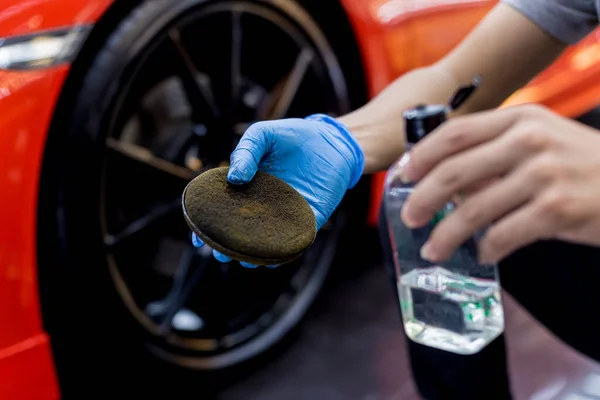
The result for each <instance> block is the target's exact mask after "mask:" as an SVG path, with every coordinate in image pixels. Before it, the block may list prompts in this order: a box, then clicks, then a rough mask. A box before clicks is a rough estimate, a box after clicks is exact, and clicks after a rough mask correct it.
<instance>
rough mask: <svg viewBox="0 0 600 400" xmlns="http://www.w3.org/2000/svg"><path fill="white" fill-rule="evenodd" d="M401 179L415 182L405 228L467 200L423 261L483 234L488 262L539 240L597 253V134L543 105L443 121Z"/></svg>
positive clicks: (436, 234)
mask: <svg viewBox="0 0 600 400" xmlns="http://www.w3.org/2000/svg"><path fill="white" fill-rule="evenodd" d="M403 175H404V177H405V178H406V179H407V180H409V181H412V182H419V183H418V184H417V186H416V188H415V191H414V192H413V193H412V194H411V196H410V197H409V199H408V200H407V203H406V205H405V207H404V209H403V213H402V218H403V220H404V222H405V223H406V224H407V225H408V226H410V227H414V228H417V227H420V226H424V225H426V224H427V223H428V222H429V220H430V219H431V218H432V216H433V214H434V213H435V212H436V211H437V210H439V209H440V208H441V207H442V206H443V205H444V203H446V202H448V201H450V200H451V199H453V198H455V196H456V194H458V193H465V192H466V193H468V195H467V196H466V198H464V199H463V200H462V201H461V202H460V204H459V205H458V207H457V209H456V210H455V211H454V212H453V213H451V214H450V215H449V216H447V217H446V218H445V219H443V220H442V221H441V222H440V223H439V224H438V225H437V226H436V228H435V229H434V231H433V232H432V234H431V237H430V238H429V241H428V242H427V243H426V244H425V246H424V248H423V250H422V253H423V255H424V256H425V258H427V259H429V260H430V261H442V260H444V259H447V258H448V257H450V256H451V255H452V253H453V252H454V250H455V249H456V248H457V247H458V246H460V245H461V244H462V243H463V242H464V241H466V240H467V239H468V238H469V237H471V236H472V235H473V234H474V233H475V232H477V231H479V230H480V229H482V228H485V227H489V229H488V231H487V233H486V234H485V236H484V238H483V239H482V241H481V242H480V247H479V257H480V261H481V262H486V263H490V262H498V261H499V260H501V259H502V258H504V257H506V256H507V255H509V254H510V253H512V252H513V251H515V250H517V249H519V248H521V247H523V246H525V245H528V244H530V243H533V242H535V241H537V240H540V239H559V240H565V241H573V242H578V243H582V244H589V245H600V135H598V131H596V130H594V129H592V128H589V127H587V126H585V125H583V124H580V123H578V122H576V121H573V120H570V119H566V118H563V117H561V116H558V115H556V114H553V113H551V112H550V111H548V110H546V109H545V108H542V107H540V106H534V105H527V106H517V107H511V108H507V109H503V110H496V111H490V112H484V113H479V114H473V115H469V116H465V117H457V118H455V119H453V120H450V121H449V122H447V123H445V124H444V125H443V126H441V127H440V128H438V130H437V131H436V132H434V133H432V134H431V135H430V136H428V137H427V138H425V139H423V140H422V141H421V142H420V143H419V144H418V145H416V146H415V148H414V149H413V153H412V155H411V159H410V162H409V163H408V165H407V166H406V167H405V169H404V171H403ZM482 183H485V184H482Z"/></svg>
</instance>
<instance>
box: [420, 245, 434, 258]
mask: <svg viewBox="0 0 600 400" xmlns="http://www.w3.org/2000/svg"><path fill="white" fill-rule="evenodd" d="M420 253H421V258H422V259H423V260H425V261H429V262H434V261H435V253H434V252H433V250H432V249H431V245H430V244H429V242H427V243H425V244H424V245H423V247H421V251H420Z"/></svg>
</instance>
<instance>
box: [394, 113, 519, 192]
mask: <svg viewBox="0 0 600 400" xmlns="http://www.w3.org/2000/svg"><path fill="white" fill-rule="evenodd" d="M521 114H522V112H521V111H520V110H519V108H506V109H502V110H493V111H486V112H481V113H476V114H472V115H467V116H460V117H456V118H454V119H452V120H450V121H448V122H446V123H445V124H443V125H441V126H440V127H439V128H438V129H436V131H435V132H433V133H432V134H431V135H428V136H426V137H425V138H424V139H423V140H421V141H420V142H419V143H418V144H417V145H415V147H414V148H413V150H412V152H411V157H410V161H409V162H408V163H407V164H406V165H405V166H404V168H403V171H402V175H403V178H404V179H405V180H407V181H410V182H416V181H418V180H420V179H421V178H422V177H423V176H425V175H426V174H427V173H428V172H429V171H431V170H432V169H433V168H434V167H435V166H436V165H437V164H439V163H440V162H441V161H442V160H445V159H446V158H448V157H449V156H451V155H453V154H456V153H459V152H461V151H464V150H466V149H468V148H471V147H473V146H477V145H480V144H482V143H484V142H487V141H489V140H492V139H494V138H496V137H498V136H500V135H501V134H502V133H503V132H505V131H506V130H508V129H510V128H511V127H512V126H513V125H514V124H515V123H516V122H517V121H518V119H519V118H520V116H521Z"/></svg>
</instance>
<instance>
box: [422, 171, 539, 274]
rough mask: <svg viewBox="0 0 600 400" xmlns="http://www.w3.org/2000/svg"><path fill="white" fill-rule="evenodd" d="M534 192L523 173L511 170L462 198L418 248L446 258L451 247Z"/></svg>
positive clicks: (430, 255) (436, 258)
mask: <svg viewBox="0 0 600 400" xmlns="http://www.w3.org/2000/svg"><path fill="white" fill-rule="evenodd" d="M535 193H536V188H535V185H534V184H532V182H528V181H527V176H526V175H525V176H524V175H523V174H519V173H513V174H511V175H509V176H508V177H507V178H505V179H503V180H500V181H498V182H496V183H494V184H492V185H490V186H487V187H486V188H485V189H482V190H481V191H479V192H477V193H475V194H473V195H471V196H470V197H468V198H466V199H465V202H464V203H463V204H461V205H460V206H459V207H458V208H457V209H455V211H454V212H452V213H451V214H449V215H448V216H447V217H445V218H444V219H443V220H442V221H441V222H440V223H439V224H438V225H437V226H436V227H435V228H434V230H433V232H432V233H431V236H430V238H429V240H428V241H427V243H426V244H425V246H424V249H423V250H422V253H423V255H424V256H425V258H426V259H428V260H429V261H432V262H437V261H441V260H446V259H448V258H450V257H451V256H452V254H453V253H454V252H455V250H456V249H457V248H458V247H459V246H461V245H462V244H463V243H464V242H466V241H467V240H468V239H469V238H471V237H473V236H474V235H475V234H476V233H477V232H480V230H481V229H483V228H485V227H487V226H489V225H490V224H491V223H492V222H493V221H495V220H497V219H498V218H500V217H502V216H504V215H506V214H507V213H509V212H511V211H512V210H514V209H515V208H517V207H519V206H521V205H523V204H525V203H526V202H527V201H529V200H530V199H531V198H532V197H533V196H534V195H535Z"/></svg>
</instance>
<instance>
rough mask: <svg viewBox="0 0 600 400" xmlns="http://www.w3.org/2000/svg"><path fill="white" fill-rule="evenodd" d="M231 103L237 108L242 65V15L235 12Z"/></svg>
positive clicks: (232, 33)
mask: <svg viewBox="0 0 600 400" xmlns="http://www.w3.org/2000/svg"><path fill="white" fill-rule="evenodd" d="M231 24H232V27H231V101H232V102H233V106H234V107H235V106H236V103H237V99H238V92H239V88H240V83H241V63H242V35H243V32H242V14H241V13H240V12H239V11H233V12H232V14H231Z"/></svg>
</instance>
